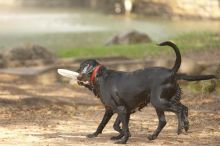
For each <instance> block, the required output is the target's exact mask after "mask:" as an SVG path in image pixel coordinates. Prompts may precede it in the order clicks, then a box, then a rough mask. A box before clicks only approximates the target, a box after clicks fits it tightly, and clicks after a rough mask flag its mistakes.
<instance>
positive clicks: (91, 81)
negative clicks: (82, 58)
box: [90, 65, 102, 84]
mask: <svg viewBox="0 0 220 146" xmlns="http://www.w3.org/2000/svg"><path fill="white" fill-rule="evenodd" d="M100 67H102V65H98V66H96V67H95V68H94V70H93V72H92V75H91V77H90V83H92V84H94V79H95V76H96V74H97V72H98V70H99V69H100Z"/></svg>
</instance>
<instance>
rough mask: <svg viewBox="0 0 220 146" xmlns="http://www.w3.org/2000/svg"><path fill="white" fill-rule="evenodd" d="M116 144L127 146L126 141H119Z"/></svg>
mask: <svg viewBox="0 0 220 146" xmlns="http://www.w3.org/2000/svg"><path fill="white" fill-rule="evenodd" d="M115 144H126V141H124V140H119V141H116V142H115Z"/></svg>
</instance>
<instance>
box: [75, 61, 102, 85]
mask: <svg viewBox="0 0 220 146" xmlns="http://www.w3.org/2000/svg"><path fill="white" fill-rule="evenodd" d="M99 65H100V64H99V63H98V62H97V61H96V60H94V59H89V60H86V61H84V62H83V63H81V64H80V67H79V69H78V70H77V72H78V73H79V76H78V77H77V79H78V81H79V82H90V78H91V76H92V73H93V71H94V69H95V67H97V66H99Z"/></svg>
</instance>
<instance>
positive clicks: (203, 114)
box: [0, 75, 220, 146]
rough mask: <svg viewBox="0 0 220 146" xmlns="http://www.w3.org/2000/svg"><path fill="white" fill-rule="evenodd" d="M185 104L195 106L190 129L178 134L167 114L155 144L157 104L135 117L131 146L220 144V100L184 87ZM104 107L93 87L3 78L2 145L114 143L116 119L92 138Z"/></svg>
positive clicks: (0, 93)
mask: <svg viewBox="0 0 220 146" xmlns="http://www.w3.org/2000/svg"><path fill="white" fill-rule="evenodd" d="M183 90H184V94H183V100H182V102H183V103H184V104H185V105H187V106H188V107H189V121H190V129H189V131H188V132H187V133H185V132H184V133H183V134H181V135H177V134H176V129H177V120H176V116H175V115H174V114H172V113H166V118H167V125H166V127H165V128H164V129H163V131H162V132H161V133H160V135H159V137H158V138H157V139H156V140H154V141H149V140H148V139H147V135H148V134H150V133H152V131H153V130H154V129H155V128H156V126H157V116H156V115H155V111H154V109H153V108H152V107H151V106H148V107H146V108H144V109H143V110H142V111H141V112H136V113H135V114H133V115H132V116H131V121H130V132H131V138H130V139H129V141H128V144H127V145H158V146H159V145H163V146H164V145H165V146H166V145H167V146H168V145H199V146H201V145H211V146H215V145H216V146H217V145H220V96H219V95H216V94H215V93H212V94H203V93H200V94H193V93H190V92H189V91H186V89H184V88H183ZM103 113H104V108H103V107H102V105H101V104H100V101H99V99H97V98H95V97H94V96H93V95H92V94H91V93H90V92H88V91H87V89H84V88H79V87H78V86H77V85H76V86H71V85H68V84H63V83H56V84H51V85H41V84H31V83H27V82H22V81H19V80H16V78H13V77H8V76H7V75H1V81H0V131H1V132H0V145H4V146H12V145H18V146H60V145H63V146H70V145H71V146H75V145H82V146H83V145H94V146H96V145H97V146H98V145H100V146H101V145H106V146H107V145H108V146H109V145H113V144H114V141H111V140H110V137H111V136H114V135H116V134H117V133H116V132H115V131H114V130H113V128H112V125H113V122H114V119H115V116H114V117H113V118H112V119H111V121H110V122H109V123H108V125H107V126H106V128H105V129H104V131H103V134H101V135H100V136H99V137H97V138H93V139H88V138H86V135H87V134H89V133H92V132H94V131H95V129H96V128H97V125H98V123H99V122H100V120H101V118H102V115H103Z"/></svg>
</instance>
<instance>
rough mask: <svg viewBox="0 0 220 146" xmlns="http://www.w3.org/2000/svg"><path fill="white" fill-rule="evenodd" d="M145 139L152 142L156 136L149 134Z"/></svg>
mask: <svg viewBox="0 0 220 146" xmlns="http://www.w3.org/2000/svg"><path fill="white" fill-rule="evenodd" d="M147 138H148V139H149V140H154V139H156V138H157V136H156V135H155V134H149V135H148V136H147Z"/></svg>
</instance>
